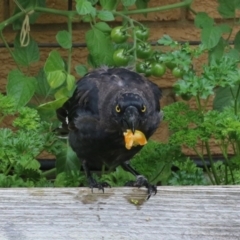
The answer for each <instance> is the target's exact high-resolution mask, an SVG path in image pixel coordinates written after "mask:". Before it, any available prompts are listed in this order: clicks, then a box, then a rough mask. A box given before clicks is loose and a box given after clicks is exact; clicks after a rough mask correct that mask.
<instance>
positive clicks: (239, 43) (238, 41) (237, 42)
mask: <svg viewBox="0 0 240 240" xmlns="http://www.w3.org/2000/svg"><path fill="white" fill-rule="evenodd" d="M234 48H235V49H236V50H238V51H239V52H240V30H239V31H238V32H237V34H236V35H235V38H234Z"/></svg>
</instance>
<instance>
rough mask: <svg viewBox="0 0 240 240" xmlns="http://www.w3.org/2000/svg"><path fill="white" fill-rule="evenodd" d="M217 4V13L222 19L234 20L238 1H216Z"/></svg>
mask: <svg viewBox="0 0 240 240" xmlns="http://www.w3.org/2000/svg"><path fill="white" fill-rule="evenodd" d="M218 3H219V6H218V12H219V13H220V14H221V16H222V17H224V18H234V17H235V11H236V9H237V8H240V2H239V1H238V0H231V1H226V0H218Z"/></svg>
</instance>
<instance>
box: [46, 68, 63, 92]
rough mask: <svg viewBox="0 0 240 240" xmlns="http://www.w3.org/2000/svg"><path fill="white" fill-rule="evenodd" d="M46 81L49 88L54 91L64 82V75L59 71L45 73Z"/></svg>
mask: <svg viewBox="0 0 240 240" xmlns="http://www.w3.org/2000/svg"><path fill="white" fill-rule="evenodd" d="M47 80H48V83H49V85H50V87H51V88H53V89H55V88H58V87H60V86H61V85H62V84H63V83H64V82H65V80H66V74H65V73H64V72H63V71H61V70H57V71H53V72H49V73H47Z"/></svg>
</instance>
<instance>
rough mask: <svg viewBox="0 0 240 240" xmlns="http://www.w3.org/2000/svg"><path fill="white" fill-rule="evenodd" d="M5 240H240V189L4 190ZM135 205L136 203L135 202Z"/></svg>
mask: <svg viewBox="0 0 240 240" xmlns="http://www.w3.org/2000/svg"><path fill="white" fill-rule="evenodd" d="M0 195H1V200H0V239H10V240H11V239H14V240H15V239H18V240H21V239H23V240H32V239H38V240H41V239H78V240H79V239H94V240H95V239H104V240H106V239H114V240H115V239H129V240H134V239H164V240H167V239H177V240H179V239H204V240H206V239H207V240H208V239H214V240H218V239H240V231H239V230H240V187H235V186H234V187H221V186H218V187H213V186H209V187H158V194H157V195H156V196H153V197H151V199H150V200H149V201H144V199H145V197H146V191H145V190H144V189H132V188H112V189H106V190H105V193H104V194H103V193H102V192H98V191H97V190H95V192H94V193H93V194H92V193H91V191H90V189H88V188H32V189H26V188H23V189H20V188H18V189H14V188H12V189H0ZM133 202H135V204H134V203H133Z"/></svg>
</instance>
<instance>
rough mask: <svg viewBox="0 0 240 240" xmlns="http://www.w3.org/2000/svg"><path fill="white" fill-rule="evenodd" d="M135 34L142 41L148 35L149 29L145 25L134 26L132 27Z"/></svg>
mask: <svg viewBox="0 0 240 240" xmlns="http://www.w3.org/2000/svg"><path fill="white" fill-rule="evenodd" d="M134 32H135V35H136V37H137V38H138V39H140V40H142V41H146V40H147V39H148V37H149V29H148V28H145V27H140V26H138V27H135V28H134Z"/></svg>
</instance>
